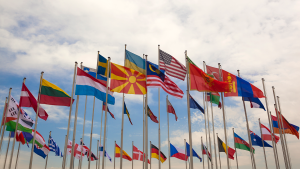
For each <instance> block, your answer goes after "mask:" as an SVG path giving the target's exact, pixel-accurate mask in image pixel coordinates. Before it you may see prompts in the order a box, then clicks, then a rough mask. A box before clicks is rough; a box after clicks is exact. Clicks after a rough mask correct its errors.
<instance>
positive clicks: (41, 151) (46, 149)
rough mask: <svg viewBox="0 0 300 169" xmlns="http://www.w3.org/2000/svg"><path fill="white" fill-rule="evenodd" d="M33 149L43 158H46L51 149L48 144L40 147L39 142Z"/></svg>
mask: <svg viewBox="0 0 300 169" xmlns="http://www.w3.org/2000/svg"><path fill="white" fill-rule="evenodd" d="M33 151H34V153H35V154H37V155H39V156H41V157H43V158H46V157H47V155H48V154H49V152H50V149H49V147H48V146H47V145H46V144H44V145H43V147H42V148H40V147H39V146H38V145H37V144H34V150H33Z"/></svg>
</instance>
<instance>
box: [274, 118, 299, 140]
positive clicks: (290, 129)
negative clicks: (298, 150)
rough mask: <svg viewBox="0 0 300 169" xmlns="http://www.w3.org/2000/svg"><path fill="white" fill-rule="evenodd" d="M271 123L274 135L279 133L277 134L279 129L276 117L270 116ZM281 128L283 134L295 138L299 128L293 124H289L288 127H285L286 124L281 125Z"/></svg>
mask: <svg viewBox="0 0 300 169" xmlns="http://www.w3.org/2000/svg"><path fill="white" fill-rule="evenodd" d="M282 117H283V116H282ZM283 118H284V117H283ZM272 121H273V130H274V133H276V134H279V133H280V132H279V129H280V128H279V125H278V121H277V117H276V116H273V115H272ZM283 127H284V133H285V134H293V135H295V136H296V137H297V133H298V132H299V127H298V126H296V125H294V124H291V123H289V125H287V123H283ZM281 130H283V129H281ZM281 132H282V131H281ZM298 135H299V133H298Z"/></svg>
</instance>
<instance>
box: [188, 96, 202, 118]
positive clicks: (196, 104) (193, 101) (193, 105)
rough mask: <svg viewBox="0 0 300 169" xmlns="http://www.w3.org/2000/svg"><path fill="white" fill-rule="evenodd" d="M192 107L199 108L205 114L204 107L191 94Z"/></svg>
mask: <svg viewBox="0 0 300 169" xmlns="http://www.w3.org/2000/svg"><path fill="white" fill-rule="evenodd" d="M190 108H193V109H199V110H200V111H201V112H202V113H203V114H204V110H203V108H202V107H201V106H200V105H199V104H198V103H197V102H196V101H195V100H194V99H193V97H192V96H191V95H190Z"/></svg>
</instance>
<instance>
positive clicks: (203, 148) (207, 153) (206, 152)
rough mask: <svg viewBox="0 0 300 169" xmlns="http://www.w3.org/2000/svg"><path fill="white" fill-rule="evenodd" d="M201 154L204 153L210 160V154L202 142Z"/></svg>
mask: <svg viewBox="0 0 300 169" xmlns="http://www.w3.org/2000/svg"><path fill="white" fill-rule="evenodd" d="M202 154H206V155H207V157H208V159H209V161H211V155H210V153H209V151H208V150H207V148H206V146H205V145H204V144H202Z"/></svg>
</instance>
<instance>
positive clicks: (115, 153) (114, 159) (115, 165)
mask: <svg viewBox="0 0 300 169" xmlns="http://www.w3.org/2000/svg"><path fill="white" fill-rule="evenodd" d="M116 144H117V143H116V141H115V153H114V169H116ZM103 156H104V152H103Z"/></svg>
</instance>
